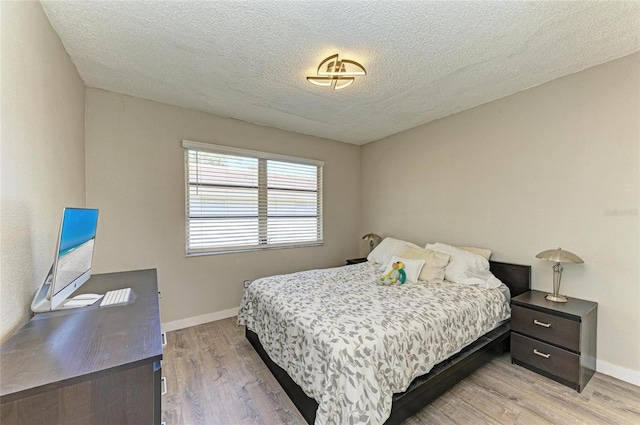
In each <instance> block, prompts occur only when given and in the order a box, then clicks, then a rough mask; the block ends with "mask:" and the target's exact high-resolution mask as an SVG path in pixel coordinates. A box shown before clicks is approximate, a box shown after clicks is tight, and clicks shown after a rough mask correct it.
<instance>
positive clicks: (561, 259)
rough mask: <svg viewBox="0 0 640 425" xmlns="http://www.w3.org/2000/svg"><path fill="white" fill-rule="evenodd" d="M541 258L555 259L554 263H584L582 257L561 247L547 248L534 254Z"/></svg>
mask: <svg viewBox="0 0 640 425" xmlns="http://www.w3.org/2000/svg"><path fill="white" fill-rule="evenodd" d="M536 258H539V259H541V260H548V261H555V262H556V263H584V261H583V260H582V258H580V257H578V256H577V255H576V254H574V253H573V252H569V251H565V250H563V249H562V248H558V249H548V250H546V251H542V252H540V253H539V254H538V255H536Z"/></svg>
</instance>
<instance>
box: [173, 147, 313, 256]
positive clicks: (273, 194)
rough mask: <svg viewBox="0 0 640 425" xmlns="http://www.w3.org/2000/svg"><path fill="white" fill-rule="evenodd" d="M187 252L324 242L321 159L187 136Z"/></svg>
mask: <svg viewBox="0 0 640 425" xmlns="http://www.w3.org/2000/svg"><path fill="white" fill-rule="evenodd" d="M182 146H183V147H184V148H185V161H186V182H187V187H186V198H187V199H186V207H187V232H186V233H187V255H203V254H220V253H225V252H240V251H255V250H260V249H274V248H292V247H300V246H314V245H321V244H322V242H323V240H322V167H323V163H322V162H320V161H314V160H308V159H301V158H293V157H285V156H281V155H274V154H268V153H263V152H255V151H249V150H244V149H235V148H229V147H224V146H217V145H210V144H206V143H198V142H190V141H187V140H184V141H183V142H182Z"/></svg>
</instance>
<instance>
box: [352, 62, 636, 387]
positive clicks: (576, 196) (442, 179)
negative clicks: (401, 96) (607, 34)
mask: <svg viewBox="0 0 640 425" xmlns="http://www.w3.org/2000/svg"><path fill="white" fill-rule="evenodd" d="M639 145H640V54H635V55H632V56H628V57H625V58H622V59H620V60H616V61H613V62H609V63H606V64H604V65H601V66H597V67H594V68H591V69H588V70H586V71H583V72H580V73H577V74H574V75H570V76H567V77H564V78H561V79H558V80H555V81H552V82H549V83H547V84H544V85H541V86H538V87H535V88H532V89H529V90H527V91H524V92H521V93H518V94H515V95H512V96H509V97H507V98H503V99H500V100H497V101H494V102H491V103H488V104H485V105H483V106H480V107H478V108H475V109H472V110H468V111H465V112H462V113H459V114H456V115H453V116H450V117H447V118H444V119H441V120H438V121H435V122H432V123H430V124H427V125H424V126H421V127H418V128H415V129H412V130H409V131H406V132H403V133H400V134H397V135H395V136H391V137H388V138H386V139H383V140H381V141H378V142H375V143H371V144H368V145H365V146H364V147H363V148H362V156H361V158H362V159H361V161H362V162H361V176H362V177H361V182H362V224H361V226H360V231H361V232H364V231H365V230H366V231H374V232H377V233H379V234H381V235H393V236H396V237H400V238H403V239H408V240H411V241H415V242H417V243H420V244H424V243H426V242H435V241H441V242H450V243H454V244H461V245H475V246H480V247H487V248H490V249H492V250H493V252H494V256H493V258H494V259H496V260H499V261H507V262H515V263H521V264H531V265H532V266H533V288H534V289H540V290H544V291H550V290H551V286H552V285H551V282H552V271H551V266H552V264H551V263H549V262H544V261H541V260H538V259H536V258H534V257H535V255H536V254H537V253H538V252H540V251H542V250H545V249H552V248H556V247H562V248H565V249H567V250H569V251H572V252H574V253H575V254H578V255H579V256H580V257H582V258H583V259H584V261H585V263H584V264H582V265H574V264H569V265H565V272H564V275H563V281H562V288H561V289H562V291H561V292H564V293H566V294H567V295H569V296H575V297H579V298H584V299H588V300H593V301H596V302H598V303H599V306H598V360H599V361H600V362H599V366H598V368H599V370H601V369H603V368H604V369H606V370H607V371H608V372H610V374H611V373H613V372H615V373H616V374H617V375H619V376H621V375H624V374H627V375H629V374H630V375H633V377H632V379H634V380H635V382H636V383H637V384H640V273H639V259H640V257H639V250H638V239H639V235H640V233H639V226H638V208H639V205H638V198H639V190H640V186H639V179H640V174H639V172H638V166H639V164H640V154H639ZM602 362H605V363H602Z"/></svg>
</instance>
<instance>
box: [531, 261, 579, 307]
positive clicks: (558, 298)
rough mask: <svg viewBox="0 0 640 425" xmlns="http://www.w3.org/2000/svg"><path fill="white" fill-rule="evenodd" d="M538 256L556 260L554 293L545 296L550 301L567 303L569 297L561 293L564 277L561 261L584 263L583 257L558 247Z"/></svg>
mask: <svg viewBox="0 0 640 425" xmlns="http://www.w3.org/2000/svg"><path fill="white" fill-rule="evenodd" d="M536 258H540V259H541V260H548V261H555V263H556V264H555V265H554V266H553V294H548V295H547V296H546V297H545V298H546V299H548V300H549V301H553V302H556V303H566V302H567V297H565V296H564V295H560V294H559V293H558V292H560V279H562V270H564V269H563V267H562V264H560V263H584V261H582V258H580V257H578V256H577V255H576V254H574V253H572V252H569V251H564V250H562V248H558V249H548V250H546V251H542V252H541V253H539V254H538V255H536Z"/></svg>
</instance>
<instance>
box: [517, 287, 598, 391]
mask: <svg viewBox="0 0 640 425" xmlns="http://www.w3.org/2000/svg"><path fill="white" fill-rule="evenodd" d="M545 295H547V293H546V292H540V291H530V292H526V293H524V294H522V295H519V296H517V297H514V298H513V299H512V300H511V361H512V363H515V364H518V365H520V366H523V367H526V368H527V369H530V370H532V371H534V372H537V373H539V374H541V375H544V376H546V377H548V378H550V379H553V380H555V381H557V382H560V383H562V384H564V385H567V386H569V387H571V388H573V389H575V390H577V391H578V392H582V390H583V389H584V387H585V385H587V382H589V379H591V377H592V376H593V374H594V373H595V371H596V340H597V338H596V336H597V321H598V304H597V303H594V302H591V301H585V300H580V299H577V298H569V301H568V302H566V303H557V302H553V301H548V300H547V299H545Z"/></svg>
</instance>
